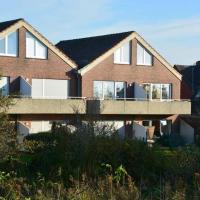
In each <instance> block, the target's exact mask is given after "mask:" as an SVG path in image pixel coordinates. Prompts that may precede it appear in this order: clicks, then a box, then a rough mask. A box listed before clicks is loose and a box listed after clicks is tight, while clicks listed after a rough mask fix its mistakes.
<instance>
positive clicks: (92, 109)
mask: <svg viewBox="0 0 200 200" xmlns="http://www.w3.org/2000/svg"><path fill="white" fill-rule="evenodd" d="M87 113H88V114H103V115H109V114H110V115H176V114H177V115H180V114H191V102H190V101H188V100H166V101H160V100H153V101H146V100H144V99H117V100H88V101H87Z"/></svg>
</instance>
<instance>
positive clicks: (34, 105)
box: [8, 97, 86, 114]
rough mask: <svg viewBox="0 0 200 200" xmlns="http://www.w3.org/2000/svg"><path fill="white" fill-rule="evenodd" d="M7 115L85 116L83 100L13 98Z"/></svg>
mask: <svg viewBox="0 0 200 200" xmlns="http://www.w3.org/2000/svg"><path fill="white" fill-rule="evenodd" d="M13 104H14V105H13V106H11V107H10V109H9V111H8V113H9V114H76V113H79V114H86V103H85V100H84V98H77V97H76V98H69V99H32V98H15V99H14V100H13Z"/></svg>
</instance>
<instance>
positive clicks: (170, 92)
mask: <svg viewBox="0 0 200 200" xmlns="http://www.w3.org/2000/svg"><path fill="white" fill-rule="evenodd" d="M156 84H157V85H160V91H161V95H160V98H159V99H152V89H153V85H156ZM142 85H150V91H149V100H150V101H156V100H160V101H168V100H171V99H172V84H171V83H143V84H142ZM162 85H169V98H168V99H163V98H162ZM146 98H147V97H146Z"/></svg>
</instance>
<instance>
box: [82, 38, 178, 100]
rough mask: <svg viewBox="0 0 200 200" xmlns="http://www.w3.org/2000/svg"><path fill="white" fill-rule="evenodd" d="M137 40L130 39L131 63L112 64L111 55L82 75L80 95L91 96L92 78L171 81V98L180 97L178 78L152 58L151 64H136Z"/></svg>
mask: <svg viewBox="0 0 200 200" xmlns="http://www.w3.org/2000/svg"><path fill="white" fill-rule="evenodd" d="M136 46H137V41H136V39H134V40H133V41H132V62H131V65H120V64H113V60H114V58H113V55H111V56H109V57H108V58H107V59H105V60H104V61H102V62H101V63H100V64H98V65H97V66H95V67H94V68H93V69H91V70H89V71H88V72H86V73H85V74H84V75H83V77H82V96H85V97H92V96H93V81H94V80H114V81H126V82H127V84H131V83H134V82H136V83H171V84H172V98H175V99H179V98H180V80H179V79H178V78H177V77H176V76H175V75H174V74H172V72H170V71H169V70H168V69H167V68H166V67H165V66H163V64H161V63H160V62H159V61H158V60H157V59H156V58H154V61H153V66H137V65H136V55H137V54H136V50H137V49H136Z"/></svg>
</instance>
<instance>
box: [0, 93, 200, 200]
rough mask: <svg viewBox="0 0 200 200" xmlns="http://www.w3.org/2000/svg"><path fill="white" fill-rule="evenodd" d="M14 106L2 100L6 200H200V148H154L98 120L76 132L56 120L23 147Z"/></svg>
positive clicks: (0, 199) (0, 188)
mask: <svg viewBox="0 0 200 200" xmlns="http://www.w3.org/2000/svg"><path fill="white" fill-rule="evenodd" d="M11 104H12V100H11V99H10V98H8V97H1V98H0V106H1V111H0V200H7V199H9V200H51V199H52V200H54V199H57V200H65V199H66V200H108V199H109V200H139V199H141V200H151V199H153V200H157V199H159V200H183V199H186V200H190V199H191V200H193V199H194V200H197V199H200V151H199V150H200V149H199V147H197V146H185V147H176V148H172V147H170V148H169V147H163V146H159V145H155V146H154V147H152V148H149V147H148V146H147V145H146V144H145V143H143V142H141V141H137V140H130V139H128V138H125V139H121V138H120V137H119V136H118V135H117V134H116V132H115V130H114V128H113V127H112V126H108V127H105V126H104V127H98V126H96V124H95V123H89V124H87V125H80V126H79V127H77V128H74V129H73V132H72V131H71V130H72V129H70V128H69V127H62V126H59V125H56V124H55V123H54V124H53V126H52V131H51V132H48V133H38V134H35V135H30V136H28V137H27V138H26V139H25V141H24V143H23V146H21V147H20V146H18V145H17V142H16V141H17V137H16V133H15V130H14V126H13V123H12V122H11V121H10V120H8V116H7V114H6V111H7V108H8V107H9V106H10V105H11ZM169 141H172V140H171V139H170V140H169V139H168V138H162V139H161V141H160V143H162V144H164V145H165V146H167V144H172V143H171V142H169ZM170 146H173V145H170Z"/></svg>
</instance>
